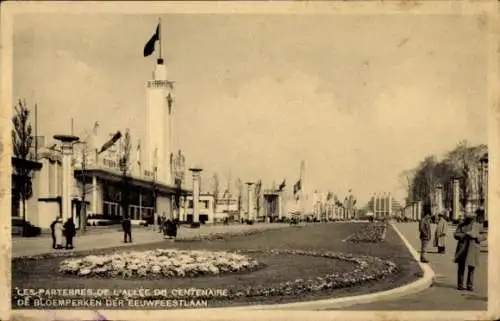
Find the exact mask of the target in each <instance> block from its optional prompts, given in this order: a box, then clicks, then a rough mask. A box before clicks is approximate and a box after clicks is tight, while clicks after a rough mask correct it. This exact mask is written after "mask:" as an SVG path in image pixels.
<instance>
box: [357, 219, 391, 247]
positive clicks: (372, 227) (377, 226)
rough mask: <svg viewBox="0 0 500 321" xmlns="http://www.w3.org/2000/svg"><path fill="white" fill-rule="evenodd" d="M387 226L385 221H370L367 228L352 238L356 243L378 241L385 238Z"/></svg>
mask: <svg viewBox="0 0 500 321" xmlns="http://www.w3.org/2000/svg"><path fill="white" fill-rule="evenodd" d="M386 230H387V226H386V225H385V224H383V223H370V224H368V225H367V226H366V227H365V228H363V229H361V230H360V231H358V232H356V233H355V234H354V235H353V236H352V237H351V238H350V239H349V241H350V242H355V243H362V242H365V243H378V242H382V241H384V239H385V234H386Z"/></svg>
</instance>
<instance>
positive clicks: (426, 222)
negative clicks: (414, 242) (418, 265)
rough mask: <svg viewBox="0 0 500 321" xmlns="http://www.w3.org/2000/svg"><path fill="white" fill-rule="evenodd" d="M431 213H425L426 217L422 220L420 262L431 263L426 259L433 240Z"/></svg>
mask: <svg viewBox="0 0 500 321" xmlns="http://www.w3.org/2000/svg"><path fill="white" fill-rule="evenodd" d="M430 217H431V215H430V213H428V212H424V216H423V217H422V219H421V220H420V224H419V232H420V262H422V263H429V260H427V258H426V252H427V245H428V244H429V240H430V239H431V222H430Z"/></svg>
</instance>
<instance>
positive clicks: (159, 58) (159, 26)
mask: <svg viewBox="0 0 500 321" xmlns="http://www.w3.org/2000/svg"><path fill="white" fill-rule="evenodd" d="M158 45H159V47H160V49H159V57H158V60H160V61H161V60H162V59H163V57H162V55H161V17H160V18H158Z"/></svg>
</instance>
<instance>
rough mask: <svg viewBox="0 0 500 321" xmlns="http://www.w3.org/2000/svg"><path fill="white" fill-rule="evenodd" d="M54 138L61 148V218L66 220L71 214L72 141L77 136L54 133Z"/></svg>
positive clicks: (75, 139) (74, 140) (76, 138)
mask: <svg viewBox="0 0 500 321" xmlns="http://www.w3.org/2000/svg"><path fill="white" fill-rule="evenodd" d="M54 139H56V140H58V141H60V142H61V145H62V146H61V150H62V195H61V198H62V202H61V203H62V204H61V205H62V219H63V221H66V220H67V219H68V218H70V217H71V216H72V211H71V188H70V187H71V180H72V173H73V171H72V169H73V168H72V164H71V159H72V156H73V143H74V142H76V141H77V140H78V139H79V138H78V137H77V136H73V135H54Z"/></svg>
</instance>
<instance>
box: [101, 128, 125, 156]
mask: <svg viewBox="0 0 500 321" xmlns="http://www.w3.org/2000/svg"><path fill="white" fill-rule="evenodd" d="M121 137H122V133H121V132H120V131H117V132H116V134H114V135H113V137H111V139H110V140H108V141H107V142H106V143H105V144H104V145H102V147H101V150H100V151H99V154H101V153H102V152H105V151H106V150H108V149H109V148H111V146H113V145H114V144H115V143H116V142H117V141H118V140H119V139H120V138H121Z"/></svg>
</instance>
